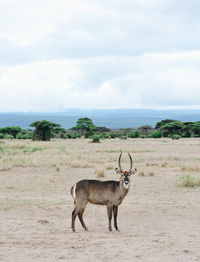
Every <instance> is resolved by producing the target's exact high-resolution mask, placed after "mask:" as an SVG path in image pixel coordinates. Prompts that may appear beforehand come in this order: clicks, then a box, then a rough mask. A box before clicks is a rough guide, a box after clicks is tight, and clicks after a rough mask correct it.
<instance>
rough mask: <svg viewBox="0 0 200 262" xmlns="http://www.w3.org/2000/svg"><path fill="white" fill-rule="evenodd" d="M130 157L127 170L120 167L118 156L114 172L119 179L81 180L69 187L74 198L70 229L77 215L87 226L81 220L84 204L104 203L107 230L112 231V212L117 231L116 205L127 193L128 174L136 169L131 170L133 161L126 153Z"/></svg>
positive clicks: (73, 227) (84, 226)
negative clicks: (107, 222) (106, 215)
mask: <svg viewBox="0 0 200 262" xmlns="http://www.w3.org/2000/svg"><path fill="white" fill-rule="evenodd" d="M128 155H129V158H130V169H129V171H123V170H122V168H121V156H122V153H121V154H120V156H119V160H118V165H119V169H118V168H116V169H115V170H116V172H117V173H118V174H120V175H121V178H120V181H114V180H108V181H100V180H86V179H85V180H81V181H79V182H78V183H76V184H75V185H74V186H73V187H72V188H71V195H72V197H73V199H74V210H73V212H72V225H71V227H72V230H73V231H75V219H76V216H77V215H78V217H79V220H80V222H81V225H82V226H83V228H84V229H85V230H87V227H86V225H85V223H84V221H83V212H84V210H85V206H86V204H87V203H88V202H89V203H92V204H97V205H106V206H107V213H108V221H109V226H108V229H109V231H112V226H111V220H112V213H113V215H114V227H115V229H116V230H117V231H118V230H119V229H118V226H117V213H118V206H119V205H120V204H121V203H122V201H123V199H124V197H125V196H126V195H127V193H128V191H129V186H130V175H132V174H135V172H136V171H137V170H136V169H134V170H133V171H132V165H133V161H132V158H131V155H130V154H129V153H128Z"/></svg>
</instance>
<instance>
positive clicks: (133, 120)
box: [0, 109, 200, 129]
mask: <svg viewBox="0 0 200 262" xmlns="http://www.w3.org/2000/svg"><path fill="white" fill-rule="evenodd" d="M83 117H88V118H90V119H91V120H92V121H93V123H94V124H95V125H96V126H105V127H108V128H111V129H119V128H138V127H140V126H143V125H151V126H152V127H154V126H155V125H156V123H157V122H159V121H161V120H164V119H173V120H178V121H183V122H186V121H192V122H196V121H200V110H148V109H117V110H112V109H111V110H106V109H103V110H96V109H95V110H78V109H77V110H73V109H70V110H68V111H65V112H37V113H35V112H32V113H29V112H23V113H22V112H20V113H17V112H14V113H0V127H5V126H20V127H22V128H24V129H28V128H30V127H29V125H30V124H31V123H32V122H34V121H42V120H47V121H51V122H54V123H57V124H60V125H61V126H62V127H63V128H66V129H69V128H72V127H73V126H75V125H76V121H77V120H78V119H79V118H83Z"/></svg>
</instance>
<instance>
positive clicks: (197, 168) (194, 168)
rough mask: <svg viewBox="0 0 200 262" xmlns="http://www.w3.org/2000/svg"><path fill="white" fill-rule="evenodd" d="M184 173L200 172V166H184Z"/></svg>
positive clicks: (182, 167) (182, 168)
mask: <svg viewBox="0 0 200 262" xmlns="http://www.w3.org/2000/svg"><path fill="white" fill-rule="evenodd" d="M181 170H182V171H191V172H200V166H195V165H183V166H181Z"/></svg>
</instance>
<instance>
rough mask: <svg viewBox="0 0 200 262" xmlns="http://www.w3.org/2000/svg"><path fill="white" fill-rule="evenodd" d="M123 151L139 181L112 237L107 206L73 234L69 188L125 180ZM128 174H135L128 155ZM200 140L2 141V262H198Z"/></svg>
mask: <svg viewBox="0 0 200 262" xmlns="http://www.w3.org/2000/svg"><path fill="white" fill-rule="evenodd" d="M120 151H124V152H127V151H128V152H130V153H131V155H132V157H133V160H134V168H137V169H138V172H137V174H136V175H133V176H132V177H131V188H130V191H129V193H128V195H127V196H126V198H125V199H124V201H123V203H122V204H121V206H120V207H119V214H118V226H119V229H120V231H119V232H116V231H114V229H113V232H111V233H109V232H108V219H107V212H106V207H105V206H95V205H91V204H88V206H87V208H86V211H85V213H84V220H85V223H86V225H87V227H88V229H89V230H88V231H84V229H83V228H82V227H81V225H80V222H79V220H78V219H77V220H76V232H75V233H73V232H72V230H71V212H72V210H73V200H72V198H71V195H70V188H71V186H72V185H73V184H74V183H76V182H77V181H79V180H80V179H84V178H90V179H97V177H99V176H103V177H100V178H98V179H103V180H110V179H116V180H118V179H119V175H117V174H115V171H114V169H115V167H117V161H118V156H119V153H120ZM122 167H123V168H124V169H128V168H129V160H128V157H127V154H123V158H122ZM183 175H185V176H186V175H188V176H190V177H194V178H195V179H198V178H200V139H197V138H195V139H180V140H171V139H127V140H119V139H113V140H104V141H102V142H101V143H100V144H92V143H89V140H85V139H78V140H54V141H51V142H32V141H11V140H10V141H8V140H7V141H6V140H3V141H0V235H1V237H0V261H1V262H11V261H12V262H14V261H15V262H29V261H37V262H40V261H42V262H51V261H52V262H55V261H72V262H73V261H109V262H110V261H148V262H150V261H170V262H171V261H181V262H182V261H200V187H199V186H195V187H186V186H184V185H181V186H178V185H177V182H178V181H179V180H180V178H181V177H183Z"/></svg>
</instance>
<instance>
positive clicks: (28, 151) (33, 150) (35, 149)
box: [24, 147, 42, 153]
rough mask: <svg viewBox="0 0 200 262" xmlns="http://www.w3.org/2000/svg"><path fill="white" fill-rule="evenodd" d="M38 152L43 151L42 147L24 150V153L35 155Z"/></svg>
mask: <svg viewBox="0 0 200 262" xmlns="http://www.w3.org/2000/svg"><path fill="white" fill-rule="evenodd" d="M36 151H42V148H41V147H33V148H26V149H24V153H34V152H36Z"/></svg>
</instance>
